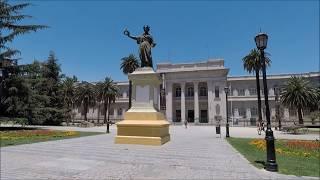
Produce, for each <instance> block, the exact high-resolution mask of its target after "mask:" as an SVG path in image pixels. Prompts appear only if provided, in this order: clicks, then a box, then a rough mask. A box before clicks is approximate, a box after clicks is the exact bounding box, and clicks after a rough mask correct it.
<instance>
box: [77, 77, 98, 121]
mask: <svg viewBox="0 0 320 180" xmlns="http://www.w3.org/2000/svg"><path fill="white" fill-rule="evenodd" d="M95 100H96V98H95V92H94V88H93V85H92V84H90V83H88V82H86V81H82V82H81V83H80V84H79V85H78V87H77V88H76V92H75V103H76V104H77V105H78V106H79V107H82V110H83V114H84V120H85V121H87V120H88V119H87V113H88V111H89V108H90V107H93V106H94V105H95Z"/></svg>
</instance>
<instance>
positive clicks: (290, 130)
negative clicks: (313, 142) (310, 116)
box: [281, 124, 308, 134]
mask: <svg viewBox="0 0 320 180" xmlns="http://www.w3.org/2000/svg"><path fill="white" fill-rule="evenodd" d="M302 128H304V126H303V125H297V124H294V125H290V126H282V128H281V131H283V132H286V133H293V134H297V133H298V130H299V129H302ZM307 131H308V129H307V128H306V129H303V133H307Z"/></svg>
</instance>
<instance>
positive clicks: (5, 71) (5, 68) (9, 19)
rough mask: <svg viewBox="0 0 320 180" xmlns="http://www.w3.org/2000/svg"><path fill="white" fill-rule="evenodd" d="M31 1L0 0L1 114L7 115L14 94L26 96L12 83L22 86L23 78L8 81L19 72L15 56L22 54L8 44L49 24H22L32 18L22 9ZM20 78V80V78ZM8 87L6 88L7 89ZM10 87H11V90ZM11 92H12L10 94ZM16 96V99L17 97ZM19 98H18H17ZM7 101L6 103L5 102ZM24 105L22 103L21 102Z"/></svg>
mask: <svg viewBox="0 0 320 180" xmlns="http://www.w3.org/2000/svg"><path fill="white" fill-rule="evenodd" d="M29 5H30V4H29V3H20V4H15V5H11V4H9V3H8V1H6V0H0V67H1V71H2V72H1V73H2V77H0V94H1V98H0V115H5V114H6V113H7V112H8V111H7V108H8V106H7V105H8V104H7V103H8V102H9V99H11V100H13V99H12V96H13V95H14V96H15V97H16V98H18V99H24V98H26V97H18V96H19V95H21V94H23V93H21V90H19V89H17V90H18V91H16V93H14V92H13V89H15V87H12V86H10V85H15V86H19V87H22V86H24V84H20V85H19V84H17V83H18V82H20V83H24V81H23V80H21V79H19V78H18V77H13V78H12V79H11V80H8V81H6V79H7V78H8V77H9V74H10V75H11V76H14V75H16V74H17V73H18V70H19V69H18V67H17V60H18V58H15V56H16V55H17V54H20V51H19V50H18V49H12V48H10V47H9V46H8V43H12V42H13V40H14V38H15V37H17V36H19V35H22V34H26V33H29V32H32V31H34V32H35V31H37V30H40V29H43V28H46V27H47V26H42V25H22V24H21V21H23V20H24V19H26V18H31V16H29V15H24V14H22V13H21V12H22V10H24V8H26V7H27V6H29ZM18 79H19V80H18ZM5 88H6V89H5ZM9 89H11V90H10V91H9ZM9 93H10V94H9ZM16 98H14V99H16ZM16 100H17V99H16ZM5 103H6V104H5ZM21 105H22V104H21ZM10 107H11V108H15V107H17V106H10ZM14 111H16V110H14V109H11V110H10V112H14Z"/></svg>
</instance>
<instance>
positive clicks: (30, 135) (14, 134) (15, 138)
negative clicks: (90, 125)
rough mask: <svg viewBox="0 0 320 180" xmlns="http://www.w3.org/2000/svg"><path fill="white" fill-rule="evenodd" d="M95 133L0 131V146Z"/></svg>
mask: <svg viewBox="0 0 320 180" xmlns="http://www.w3.org/2000/svg"><path fill="white" fill-rule="evenodd" d="M95 134H100V133H95V132H77V131H56V130H46V129H36V130H26V129H23V130H14V131H0V140H1V143H0V146H1V147H2V146H9V145H18V144H28V143H34V142H41V141H49V140H58V139H65V138H74V137H80V136H88V135H95Z"/></svg>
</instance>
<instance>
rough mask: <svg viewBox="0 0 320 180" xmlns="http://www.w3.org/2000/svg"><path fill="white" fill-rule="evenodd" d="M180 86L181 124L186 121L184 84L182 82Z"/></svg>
mask: <svg viewBox="0 0 320 180" xmlns="http://www.w3.org/2000/svg"><path fill="white" fill-rule="evenodd" d="M180 85H181V122H182V123H183V122H184V121H185V120H186V98H185V86H186V83H185V82H182V83H180Z"/></svg>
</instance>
